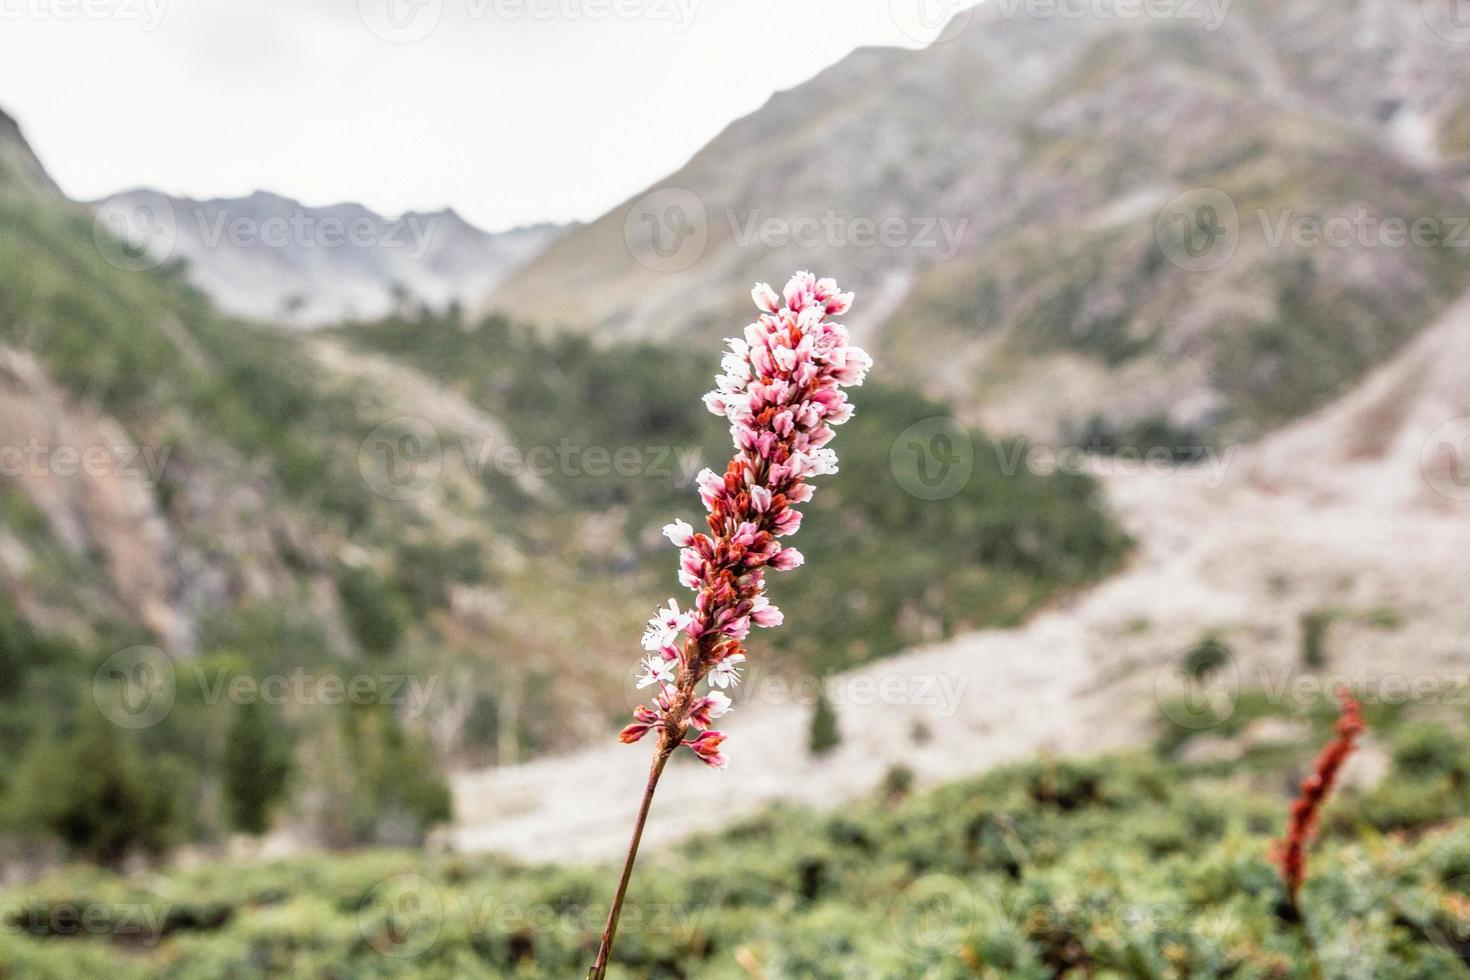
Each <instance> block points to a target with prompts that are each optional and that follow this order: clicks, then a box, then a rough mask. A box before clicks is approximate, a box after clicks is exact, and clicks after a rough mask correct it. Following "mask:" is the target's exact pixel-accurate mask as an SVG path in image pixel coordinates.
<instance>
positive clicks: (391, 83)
mask: <svg viewBox="0 0 1470 980" xmlns="http://www.w3.org/2000/svg"><path fill="white" fill-rule="evenodd" d="M968 2H969V0H0V108H4V109H5V110H7V111H8V112H10V113H11V114H12V115H14V116H16V117H17V118H18V119H19V120H20V123H21V125H22V126H23V127H24V128H25V131H26V133H27V135H28V137H29V138H30V140H31V142H32V144H33V145H34V146H35V148H36V151H37V152H38V153H39V154H40V156H41V158H42V160H43V162H44V163H45V164H46V166H47V168H48V169H49V170H50V172H51V174H52V175H53V176H54V177H55V178H56V179H57V180H58V181H59V182H60V184H61V185H62V187H63V188H64V189H65V190H66V191H67V193H68V194H70V195H71V196H73V197H76V198H84V199H92V198H99V197H105V196H106V195H108V194H111V193H114V192H116V191H118V190H122V189H125V188H129V187H134V186H138V185H148V186H153V187H158V188H160V189H162V190H164V191H166V192H168V193H171V194H177V195H187V196H192V197H217V196H235V195H240V194H245V193H248V192H250V191H252V190H255V189H257V188H265V189H269V190H273V191H277V192H279V193H282V194H286V195H288V196H291V197H296V198H299V199H301V200H303V201H305V202H306V203H307V204H313V205H318V204H328V203H334V202H337V201H342V200H356V201H361V202H362V203H364V204H367V205H368V206H370V207H372V208H374V209H376V210H378V211H381V212H384V213H387V214H398V213H400V212H402V211H404V210H409V209H415V210H430V209H437V208H440V207H444V206H453V207H455V208H456V209H458V210H459V211H460V212H461V213H462V214H463V215H465V217H467V218H469V219H470V220H471V221H474V222H476V223H477V224H480V225H482V226H484V227H486V228H489V229H492V230H498V229H502V228H507V227H510V226H513V225H517V224H524V223H528V222H533V221H542V220H554V221H566V220H569V219H584V220H585V219H589V218H593V217H596V216H597V215H598V214H600V213H602V212H603V211H605V210H607V209H608V208H609V207H611V206H613V205H614V204H616V203H618V202H619V201H621V200H623V199H624V198H626V197H628V196H630V195H632V194H634V193H635V192H637V191H638V190H640V189H641V188H643V187H645V186H646V185H648V184H649V183H651V182H652V181H654V180H656V179H658V178H659V177H662V176H664V175H666V174H667V173H669V172H670V171H672V170H674V169H676V168H677V167H678V166H679V165H680V164H682V163H683V162H684V161H685V160H687V159H688V158H689V157H690V156H691V155H692V154H693V153H694V152H695V151H696V150H698V149H699V147H700V146H701V145H703V144H704V143H705V142H706V141H708V140H709V139H710V138H711V137H712V136H714V135H715V134H716V133H717V132H718V131H719V130H720V129H721V128H722V127H724V125H725V124H726V123H728V122H729V121H730V120H732V119H734V118H736V117H738V116H741V115H743V114H745V113H747V112H750V111H751V110H753V109H755V108H757V107H758V106H759V105H760V104H761V103H762V102H764V101H765V100H766V98H767V97H768V96H769V95H770V94H771V93H772V92H774V91H778V90H780V89H785V88H790V87H791V86H793V85H795V84H797V83H799V82H801V81H802V80H804V79H806V78H809V77H810V76H811V75H813V74H815V73H816V72H817V71H819V70H821V69H822V68H824V67H826V66H827V65H829V64H831V63H833V62H835V61H837V60H839V59H841V58H842V57H843V56H844V55H845V54H847V53H848V52H849V51H851V50H852V49H853V48H855V47H858V46H862V45H873V44H888V45H903V46H906V47H918V46H920V45H921V44H922V43H923V42H924V41H925V40H927V39H928V38H931V37H933V36H934V35H936V34H937V33H938V32H939V29H940V26H941V24H942V22H943V21H944V20H945V19H946V18H947V16H948V15H950V14H952V13H953V12H954V11H955V10H956V9H959V8H961V7H964V6H966V5H967V4H968Z"/></svg>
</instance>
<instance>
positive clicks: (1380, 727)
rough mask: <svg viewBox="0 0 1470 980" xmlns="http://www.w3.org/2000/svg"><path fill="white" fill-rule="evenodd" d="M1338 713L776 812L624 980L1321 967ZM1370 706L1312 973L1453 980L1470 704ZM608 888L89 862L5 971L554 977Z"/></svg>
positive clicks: (623, 952) (585, 943)
mask: <svg viewBox="0 0 1470 980" xmlns="http://www.w3.org/2000/svg"><path fill="white" fill-rule="evenodd" d="M1250 714H1253V715H1254V716H1255V717H1256V718H1258V719H1259V718H1260V717H1262V716H1263V713H1262V711H1260V710H1259V706H1257V707H1256V708H1254V709H1252V711H1251V712H1250ZM1273 714H1274V712H1273ZM1331 716H1332V710H1331V706H1330V705H1327V704H1322V705H1319V706H1318V707H1316V708H1312V709H1303V710H1302V711H1301V713H1300V716H1298V717H1292V718H1286V719H1282V718H1277V720H1276V725H1277V727H1278V728H1281V727H1284V728H1285V730H1286V731H1289V732H1291V733H1292V734H1291V735H1289V736H1281V737H1280V740H1278V741H1271V740H1265V739H1261V738H1251V737H1249V736H1243V735H1237V736H1234V737H1223V736H1224V735H1226V734H1228V733H1226V732H1225V730H1223V729H1222V730H1218V731H1216V732H1209V733H1195V734H1194V735H1193V736H1192V737H1193V738H1194V739H1203V738H1209V739H1212V740H1213V741H1215V742H1216V743H1220V744H1223V745H1224V746H1226V748H1227V749H1228V751H1223V752H1222V751H1220V749H1219V747H1218V745H1217V747H1216V749H1215V751H1214V753H1213V755H1214V756H1215V757H1216V758H1217V760H1218V761H1213V762H1203V761H1196V762H1189V761H1184V760H1186V759H1189V758H1192V757H1194V755H1192V754H1191V753H1189V752H1187V751H1184V745H1183V744H1182V743H1187V742H1188V741H1189V740H1190V739H1189V738H1181V733H1178V732H1164V733H1163V737H1162V738H1161V742H1160V748H1159V750H1158V751H1157V752H1156V753H1154V754H1138V755H1127V756H1116V757H1106V758H1098V759H1094V760H1090V761H1082V762H1057V761H1053V760H1046V759H1042V760H1037V761H1034V762H1031V763H1027V764H1023V765H1017V766H1013V767H1010V768H1007V769H1004V770H1001V771H997V772H995V773H992V774H990V775H988V776H985V777H983V778H981V779H977V780H972V781H968V782H964V783H959V784H954V785H949V786H945V787H943V788H940V789H937V790H934V791H931V792H924V793H910V792H909V791H908V788H907V786H906V781H905V779H904V778H903V774H902V773H899V772H895V773H894V774H892V775H891V777H890V779H889V781H888V783H889V784H888V788H887V790H886V792H885V794H884V796H883V798H881V799H876V800H873V801H872V802H870V803H867V804H864V805H858V806H853V807H849V808H847V809H846V810H844V811H842V812H840V813H820V812H811V811H806V810H800V809H792V808H781V809H776V810H773V811H771V812H769V813H767V814H765V815H764V816H761V817H759V818H757V819H754V820H752V821H748V822H746V823H744V824H741V825H739V826H736V827H733V828H731V829H729V830H727V831H724V832H723V833H721V834H719V835H716V836H710V837H707V838H704V839H700V840H697V841H695V842H693V843H691V844H689V845H687V846H685V847H682V848H681V849H679V850H677V851H674V852H669V853H662V854H650V855H647V856H645V859H644V861H643V862H642V864H641V865H640V868H639V872H638V875H637V877H636V878H635V879H634V885H633V888H632V891H631V892H630V896H629V905H628V907H627V911H626V913H625V918H624V927H623V929H622V931H621V933H620V936H619V947H618V950H619V951H618V954H617V956H616V957H615V959H616V961H617V965H616V966H615V970H614V974H613V975H615V976H619V977H625V978H676V977H700V978H715V980H724V978H730V980H736V978H741V980H748V978H750V977H767V978H771V980H786V978H797V977H802V978H808V977H810V978H819V980H839V978H854V977H872V978H890V977H891V978H898V977H905V978H907V977H928V978H955V980H959V978H964V977H991V978H1000V977H1006V978H1013V977H1021V978H1038V980H1040V978H1054V977H1063V976H1065V977H1119V978H1121V977H1132V978H1158V980H1163V978H1180V977H1193V978H1213V977H1221V978H1223V977H1234V978H1243V977H1248V978H1298V977H1300V978H1307V977H1309V976H1312V975H1313V974H1312V972H1311V968H1310V966H1309V964H1310V962H1311V955H1310V954H1309V953H1308V952H1307V948H1308V947H1307V945H1306V940H1305V938H1304V936H1303V933H1302V932H1301V931H1300V930H1299V929H1298V928H1297V927H1296V926H1295V925H1294V924H1293V923H1292V922H1290V921H1289V919H1288V918H1287V917H1285V910H1284V906H1283V902H1282V897H1283V896H1282V892H1281V887H1280V885H1279V882H1278V880H1277V877H1276V873H1275V869H1274V868H1273V867H1272V865H1271V864H1270V862H1269V859H1268V855H1269V850H1270V842H1271V840H1272V839H1273V838H1274V837H1275V836H1277V835H1279V834H1280V832H1281V828H1282V826H1283V823H1284V820H1285V806H1286V802H1287V800H1288V799H1289V797H1290V792H1291V788H1292V783H1293V781H1294V780H1295V779H1298V778H1300V776H1301V775H1302V773H1303V772H1304V770H1305V769H1306V768H1307V767H1308V766H1309V765H1310V762H1311V759H1312V757H1313V756H1314V755H1315V751H1316V747H1317V745H1319V744H1320V741H1321V740H1322V739H1323V738H1325V735H1326V730H1327V728H1328V727H1329V726H1330V722H1331ZM1369 721H1370V724H1371V726H1372V734H1371V736H1370V738H1369V739H1368V741H1367V742H1366V743H1365V747H1364V748H1363V749H1361V750H1360V751H1361V753H1362V757H1361V758H1360V760H1359V761H1360V763H1361V765H1360V767H1359V769H1358V771H1357V773H1356V774H1354V775H1352V776H1351V780H1350V785H1349V787H1348V788H1346V789H1345V791H1343V792H1341V793H1340V794H1339V795H1338V796H1337V797H1336V798H1335V799H1334V800H1333V802H1331V803H1330V805H1329V807H1328V809H1327V811H1326V818H1325V822H1324V824H1323V830H1322V836H1321V839H1320V840H1319V842H1318V844H1317V845H1316V847H1315V849H1314V851H1313V854H1312V859H1311V876H1310V879H1309V881H1308V884H1307V886H1306V888H1305V891H1304V895H1303V900H1302V908H1303V912H1304V915H1305V918H1306V921H1307V923H1308V930H1309V935H1310V937H1311V940H1310V941H1311V943H1312V944H1313V945H1314V946H1315V949H1316V954H1315V955H1316V957H1317V958H1318V960H1319V961H1320V965H1321V970H1322V972H1321V974H1320V975H1321V976H1328V977H1365V978H1366V977H1373V978H1375V980H1401V978H1423V980H1430V978H1435V980H1439V978H1446V977H1451V976H1456V975H1461V974H1462V973H1464V972H1465V965H1464V960H1465V959H1466V958H1467V957H1470V947H1467V946H1466V945H1465V940H1466V937H1467V931H1466V929H1467V924H1470V916H1467V914H1466V913H1467V911H1470V905H1467V903H1470V822H1467V820H1466V817H1467V805H1470V795H1467V786H1470V772H1467V768H1466V760H1465V757H1464V753H1463V745H1464V742H1463V738H1464V727H1465V724H1466V722H1467V717H1466V716H1465V714H1464V709H1463V707H1457V708H1454V709H1443V708H1441V709H1430V708H1425V707H1420V708H1416V709H1395V708H1382V707H1379V708H1370V711H1369ZM1258 729H1259V726H1258ZM1165 746H1168V747H1169V748H1168V749H1167V751H1166V749H1165ZM1377 760H1383V761H1377ZM1380 768H1386V769H1387V774H1386V775H1383V776H1382V779H1381V781H1378V782H1374V781H1373V780H1372V779H1371V778H1369V777H1367V776H1365V775H1364V774H1365V773H1371V772H1372V771H1374V770H1375V769H1380ZM686 775H687V776H688V778H697V775H698V774H686ZM680 778H684V777H682V776H681V777H680ZM691 816H694V815H691ZM612 882H613V873H612V871H611V870H610V869H605V868H593V869H581V868H576V869H573V868H554V867H520V866H516V865H513V864H508V863H505V862H501V861H497V860H489V859H476V858H467V857H453V856H447V857H442V858H424V857H422V856H417V855H411V854H403V853H391V852H380V853H368V854H361V855H357V856H353V857H346V858H319V859H313V860H306V861H298V862H293V863H292V864H290V865H272V864H264V865H245V866H230V865H227V866H213V867H208V868H204V869H201V870H198V871H194V872H180V873H176V874H171V875H167V876H145V877H140V878H134V879H119V878H116V877H112V876H109V875H105V874H102V873H99V872H96V871H92V870H86V869H77V870H75V871H71V872H67V873H65V874H61V875H58V876H55V877H52V878H49V879H47V880H45V881H43V882H39V883H37V884H36V885H33V886H28V887H24V888H17V889H12V890H11V891H9V892H7V893H5V894H4V895H3V896H0V906H3V908H4V909H5V914H6V922H7V924H8V928H7V929H5V930H4V932H3V934H0V958H3V960H4V961H5V962H7V963H8V964H10V965H11V967H12V969H13V971H14V972H15V975H18V976H25V977H37V978H49V977H57V978H60V977H70V976H79V975H83V974H85V973H87V972H96V971H106V972H107V973H108V974H109V975H110V976H114V977H118V978H120V980H121V978H128V977H134V976H136V977H145V976H146V977H162V978H194V977H198V978H201V980H202V978H206V977H208V978H211V980H215V978H220V977H237V978H245V977H256V976H266V975H270V976H282V977H377V976H383V977H386V976H398V977H424V978H430V977H433V978H446V980H447V978H450V977H455V978H460V977H525V978H530V977H546V978H557V980H565V978H567V977H579V976H581V975H583V972H584V971H585V968H586V966H587V964H588V963H589V962H590V960H591V957H592V953H593V951H594V950H595V947H596V938H597V934H598V932H599V930H600V926H601V919H602V916H603V914H604V912H605V906H604V904H603V903H604V902H605V901H606V900H607V893H608V891H609V889H610V887H611V885H612ZM84 910H85V911H88V912H89V914H90V916H91V918H90V920H89V921H91V922H92V925H91V926H90V927H88V928H86V929H82V928H80V927H79V926H78V925H77V924H76V923H77V922H78V921H79V920H80V915H81V912H82V911H84Z"/></svg>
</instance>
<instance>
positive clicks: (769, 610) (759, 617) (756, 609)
mask: <svg viewBox="0 0 1470 980" xmlns="http://www.w3.org/2000/svg"><path fill="white" fill-rule="evenodd" d="M750 619H751V621H752V622H753V623H755V625H757V626H761V627H764V628H766V629H770V628H771V627H773V626H780V625H781V623H782V622H784V621H785V619H786V616H785V614H784V613H782V612H781V610H780V609H777V608H776V607H775V606H773V605H771V600H770V599H767V598H766V597H765V596H763V595H758V596H756V597H755V603H754V605H752V606H751V607H750Z"/></svg>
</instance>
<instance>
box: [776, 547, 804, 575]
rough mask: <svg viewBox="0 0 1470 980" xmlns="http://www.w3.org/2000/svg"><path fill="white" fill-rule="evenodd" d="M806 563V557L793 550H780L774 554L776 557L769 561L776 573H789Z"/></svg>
mask: <svg viewBox="0 0 1470 980" xmlns="http://www.w3.org/2000/svg"><path fill="white" fill-rule="evenodd" d="M804 561H806V556H805V555H803V554H802V553H801V552H799V551H797V550H796V549H795V548H782V549H781V550H780V551H778V552H776V557H775V558H772V559H771V567H772V568H774V569H776V570H777V571H782V572H789V571H791V570H792V569H793V568H797V567H799V566H800V565H801V563H802V562H804Z"/></svg>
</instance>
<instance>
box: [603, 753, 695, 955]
mask: <svg viewBox="0 0 1470 980" xmlns="http://www.w3.org/2000/svg"><path fill="white" fill-rule="evenodd" d="M678 744H679V742H678V739H676V738H668V737H664V738H662V739H661V740H660V743H659V748H658V752H657V753H656V754H655V755H654V757H653V765H652V766H651V767H650V768H649V770H648V785H647V786H646V787H645V788H644V790H643V802H642V804H640V805H639V807H638V821H637V823H635V824H634V825H633V839H632V841H630V842H629V843H628V857H627V859H626V860H624V862H623V875H622V877H621V878H619V879H618V891H617V894H616V895H615V896H614V897H613V903H612V908H610V909H608V911H607V925H606V926H604V927H603V930H602V945H601V946H599V947H598V950H597V962H595V963H593V964H592V969H591V970H590V971H588V973H587V980H604V978H605V977H606V976H607V960H608V957H609V956H610V955H611V954H612V944H613V939H614V938H615V937H616V936H617V933H618V916H619V915H620V914H621V913H622V911H623V897H624V896H625V895H626V894H627V893H628V880H629V879H630V878H632V877H633V862H634V861H635V860H637V858H638V843H639V841H641V840H642V839H643V825H644V824H645V823H647V822H648V808H649V807H650V806H651V805H652V804H653V791H654V790H655V789H657V788H658V779H659V777H660V776H662V775H663V772H664V764H665V763H667V762H668V761H669V756H670V755H671V754H672V753H673V751H674V749H675V748H676V747H677V746H678Z"/></svg>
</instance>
